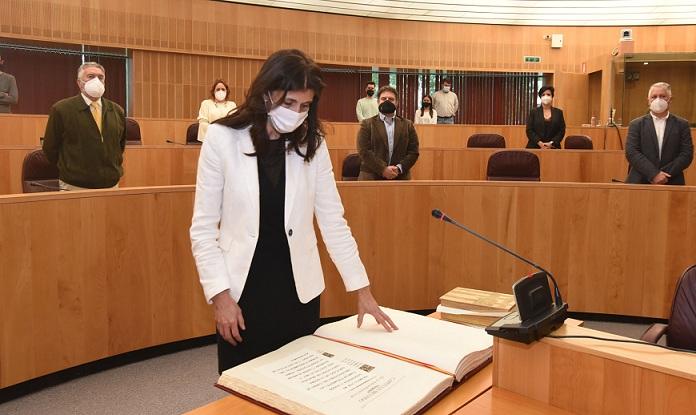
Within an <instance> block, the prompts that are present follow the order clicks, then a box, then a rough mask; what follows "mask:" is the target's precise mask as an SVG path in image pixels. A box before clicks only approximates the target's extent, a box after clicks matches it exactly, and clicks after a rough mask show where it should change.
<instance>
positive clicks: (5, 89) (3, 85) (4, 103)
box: [0, 56, 19, 113]
mask: <svg viewBox="0 0 696 415" xmlns="http://www.w3.org/2000/svg"><path fill="white" fill-rule="evenodd" d="M18 100H19V93H18V92H17V81H16V80H15V77H14V76H12V75H10V74H8V73H7V72H5V61H4V60H3V59H2V56H0V113H10V112H12V111H11V110H10V105H12V104H16V103H17V101H18Z"/></svg>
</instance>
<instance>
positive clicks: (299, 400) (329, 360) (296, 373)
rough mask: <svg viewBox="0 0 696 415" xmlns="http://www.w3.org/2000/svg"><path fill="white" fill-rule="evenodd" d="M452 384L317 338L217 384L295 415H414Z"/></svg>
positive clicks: (225, 375) (438, 376) (418, 369)
mask: <svg viewBox="0 0 696 415" xmlns="http://www.w3.org/2000/svg"><path fill="white" fill-rule="evenodd" d="M452 382H453V378H452V377H450V376H447V375H445V374H442V373H440V372H437V371H434V370H431V369H427V368H423V367H420V366H417V365H413V364H410V363H407V362H404V361H401V360H398V359H394V358H391V357H387V356H383V355H380V354H378V353H374V352H370V351H367V350H363V349H359V348H355V347H352V346H348V345H344V344H341V343H337V342H334V341H330V340H325V339H322V338H319V337H316V336H306V337H302V338H300V339H298V340H296V341H294V342H292V343H290V344H288V345H286V346H284V347H282V348H280V349H278V350H276V351H274V352H271V353H268V354H266V355H264V356H261V357H259V358H256V359H254V360H252V361H250V362H247V363H244V364H242V365H240V366H237V367H234V368H232V369H229V370H226V371H225V372H223V374H222V376H221V377H220V380H219V381H218V383H219V384H220V385H222V386H224V387H226V388H229V389H232V390H234V391H235V392H238V393H241V394H242V395H245V396H248V397H250V398H252V399H254V400H257V401H260V402H262V403H265V404H267V405H269V406H272V407H274V408H276V409H280V410H281V411H284V412H287V413H290V414H323V413H326V414H356V413H360V414H375V415H377V414H380V415H381V414H410V413H415V412H417V411H418V409H420V408H422V407H424V406H425V405H426V404H427V403H428V402H430V401H431V400H432V399H433V398H435V397H436V396H437V395H439V394H440V393H441V392H443V391H444V390H446V389H447V388H449V387H450V386H451V384H452Z"/></svg>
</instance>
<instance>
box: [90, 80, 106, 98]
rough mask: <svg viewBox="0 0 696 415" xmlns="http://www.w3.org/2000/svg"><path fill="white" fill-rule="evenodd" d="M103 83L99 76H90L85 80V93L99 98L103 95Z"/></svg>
mask: <svg viewBox="0 0 696 415" xmlns="http://www.w3.org/2000/svg"><path fill="white" fill-rule="evenodd" d="M104 89H105V88H104V84H103V83H102V81H100V80H99V78H92V79H90V80H89V81H87V82H85V94H87V95H89V96H90V97H92V98H101V96H102V95H104Z"/></svg>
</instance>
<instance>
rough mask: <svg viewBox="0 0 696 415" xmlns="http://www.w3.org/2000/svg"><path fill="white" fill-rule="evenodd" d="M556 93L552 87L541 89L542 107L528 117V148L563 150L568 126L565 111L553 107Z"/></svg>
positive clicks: (533, 109) (534, 109) (534, 110)
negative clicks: (563, 141)
mask: <svg viewBox="0 0 696 415" xmlns="http://www.w3.org/2000/svg"><path fill="white" fill-rule="evenodd" d="M554 93H555V89H554V88H553V87H552V86H542V87H541V88H540V89H539V98H540V99H541V105H540V106H538V107H536V108H532V110H531V111H529V117H527V140H529V142H528V143H527V148H561V141H562V140H563V137H564V136H565V128H566V125H565V119H563V111H561V110H560V109H558V108H556V107H554V106H553V97H554Z"/></svg>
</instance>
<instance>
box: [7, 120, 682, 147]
mask: <svg viewBox="0 0 696 415" xmlns="http://www.w3.org/2000/svg"><path fill="white" fill-rule="evenodd" d="M47 121H48V115H33V114H0V146H7V145H28V146H38V145H39V138H40V137H42V136H43V135H44V132H45V131H46V122H47ZM136 121H138V124H139V125H140V133H141V136H142V138H143V144H145V145H158V144H165V143H166V140H168V139H169V140H172V141H175V142H177V143H185V142H186V129H187V128H188V126H189V125H190V124H191V123H193V122H195V121H196V120H195V119H193V118H192V119H167V118H136ZM323 125H324V129H325V130H326V135H327V137H328V142H329V146H330V147H336V146H338V147H346V146H348V147H355V145H356V144H355V141H356V138H357V135H358V131H359V129H360V124H358V123H355V122H324V123H323ZM415 127H416V132H417V133H418V138H419V141H420V144H421V146H422V147H428V148H466V143H467V140H468V139H469V136H471V135H472V134H477V133H492V134H500V135H502V136H503V137H505V142H506V145H507V148H524V147H525V146H526V145H527V136H526V132H525V129H526V127H525V126H524V125H483V124H481V125H477V124H453V125H422V124H419V125H416V126H415ZM619 130H620V135H621V142H619V133H618V132H617V130H616V129H615V128H613V127H580V126H568V127H567V128H566V136H569V135H577V134H580V135H587V136H589V137H590V138H591V139H592V142H593V145H594V148H595V150H623V149H624V148H625V141H626V134H627V128H626V127H620V128H619ZM695 131H696V129H692V135H696V134H694V132H695Z"/></svg>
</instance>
